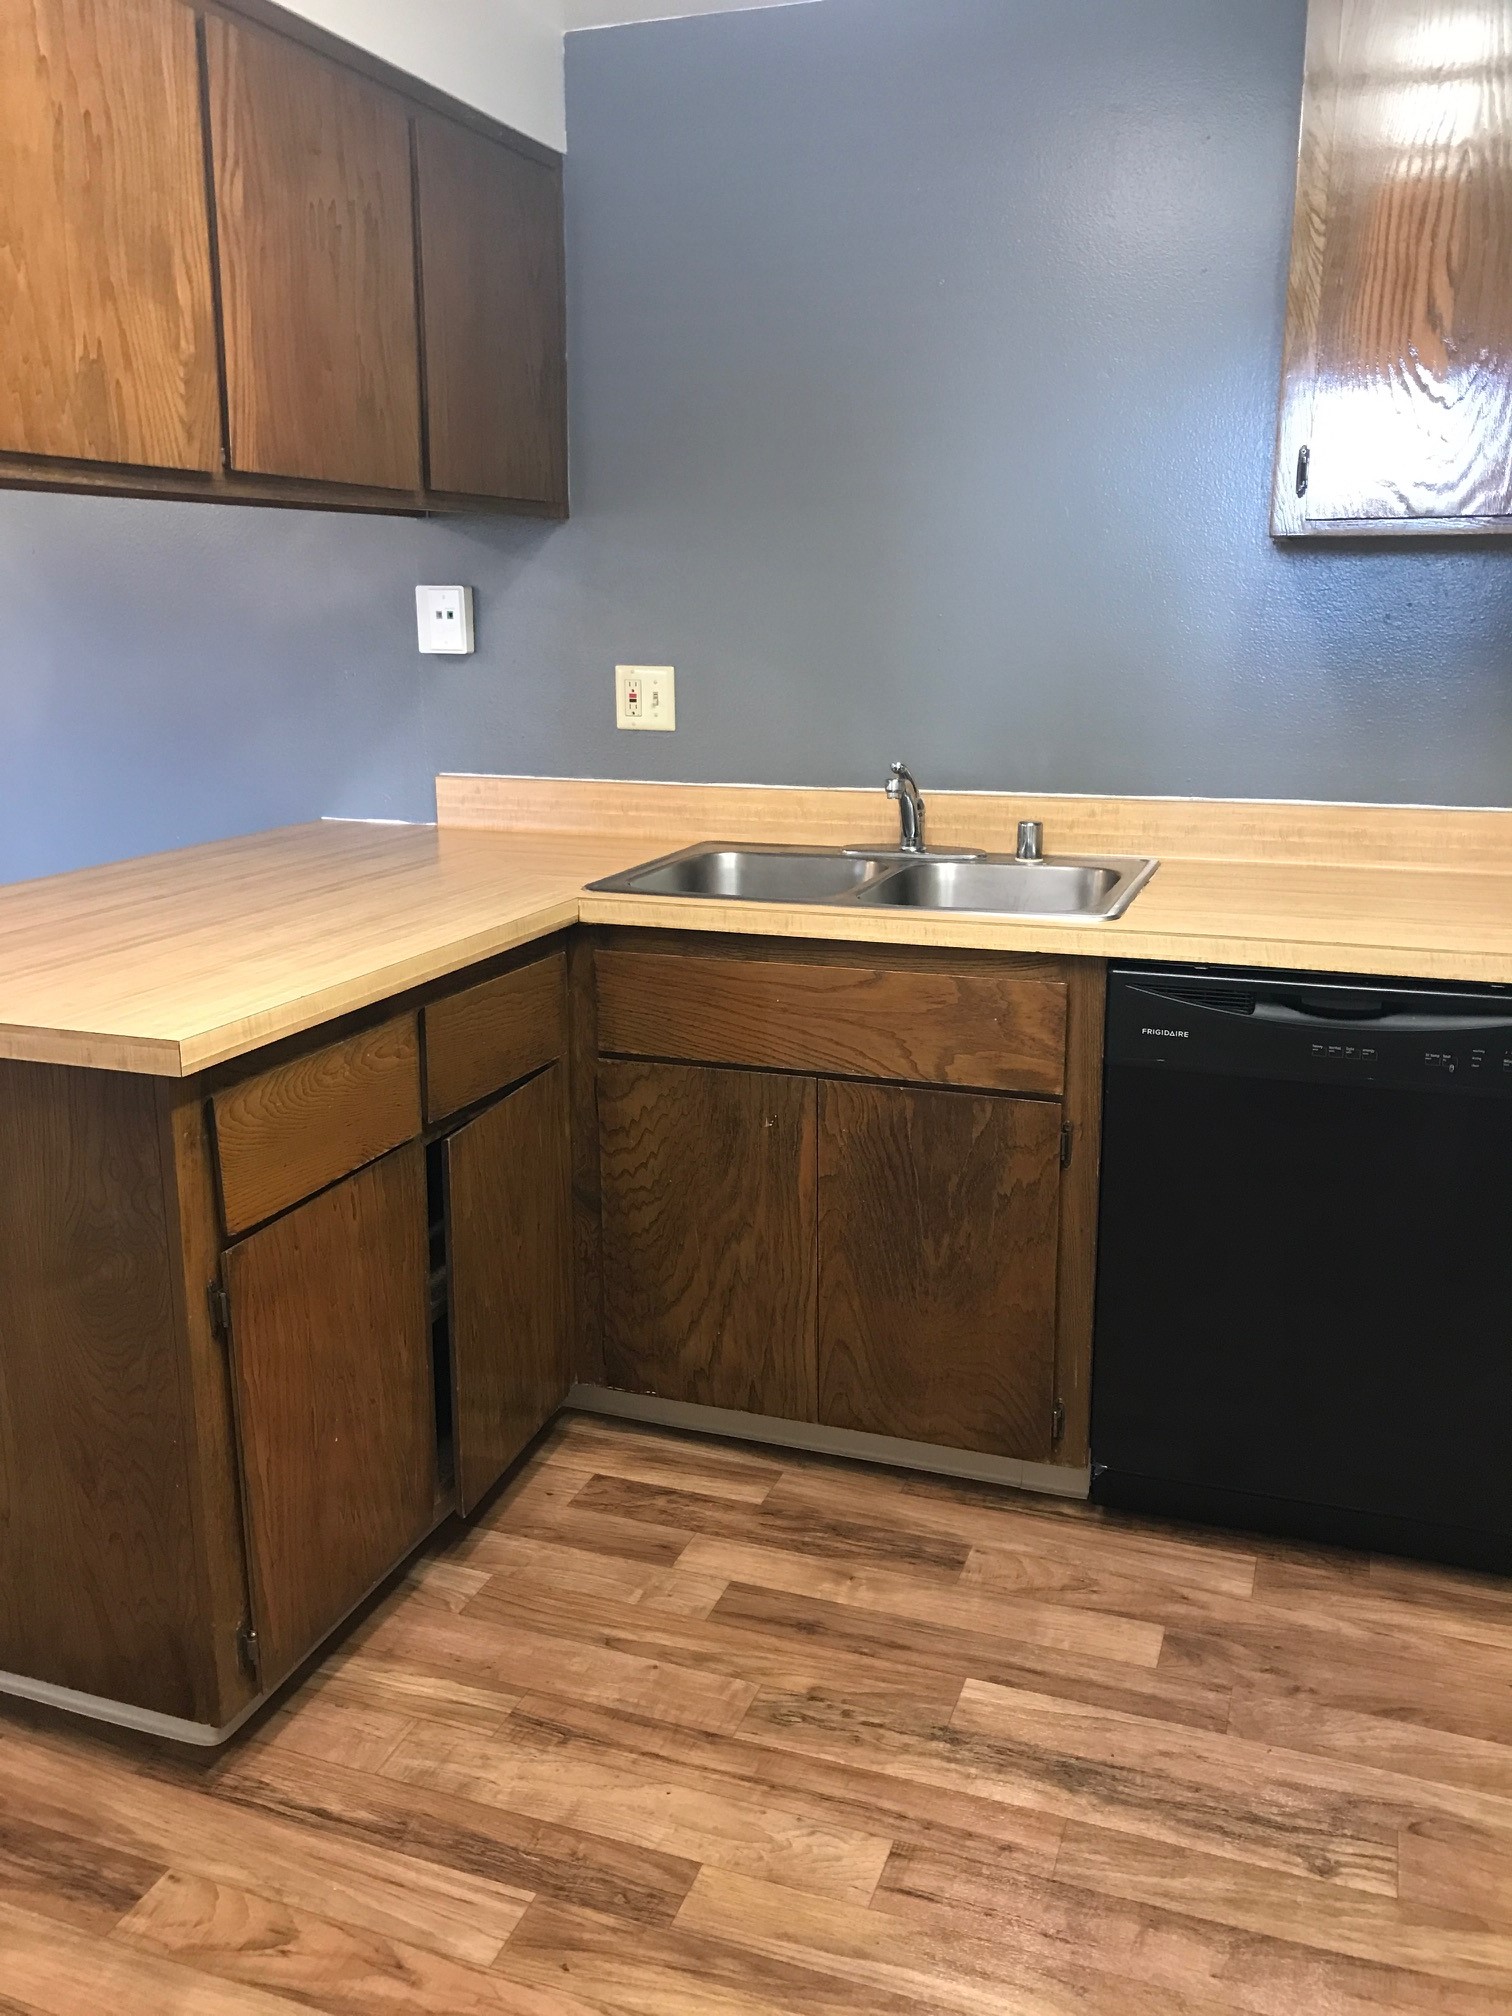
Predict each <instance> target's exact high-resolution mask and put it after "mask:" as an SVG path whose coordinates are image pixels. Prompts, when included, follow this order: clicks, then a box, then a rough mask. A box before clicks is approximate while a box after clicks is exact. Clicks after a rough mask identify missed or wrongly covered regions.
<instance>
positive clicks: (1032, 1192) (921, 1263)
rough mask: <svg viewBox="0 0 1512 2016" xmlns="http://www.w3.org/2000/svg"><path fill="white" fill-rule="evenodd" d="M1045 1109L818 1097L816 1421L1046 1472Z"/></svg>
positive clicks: (869, 1091) (928, 1096)
mask: <svg viewBox="0 0 1512 2016" xmlns="http://www.w3.org/2000/svg"><path fill="white" fill-rule="evenodd" d="M1060 1155H1061V1115H1060V1107H1059V1106H1058V1105H1052V1104H1050V1103H1048V1102H1047V1101H1043V1100H1031V1099H1006V1098H988V1097H983V1096H979V1095H975V1094H972V1093H968V1092H938V1091H918V1090H915V1089H913V1088H910V1087H907V1086H901V1085H853V1084H824V1085H821V1086H820V1088H819V1419H820V1420H821V1421H823V1422H825V1423H826V1424H827V1425H828V1426H830V1427H832V1428H854V1429H860V1430H862V1431H864V1432H867V1433H870V1434H873V1435H895V1436H899V1437H901V1438H902V1439H904V1440H906V1441H911V1442H930V1443H938V1444H941V1445H943V1446H945V1447H948V1448H952V1449H975V1450H979V1451H982V1452H983V1453H986V1454H990V1455H994V1456H1014V1457H1019V1458H1022V1459H1024V1460H1027V1461H1030V1462H1038V1463H1048V1462H1050V1461H1051V1459H1052V1457H1053V1454H1054V1447H1055V1425H1056V1424H1055V1400H1056V1394H1055V1302H1056V1263H1057V1258H1058V1245H1059V1238H1060V1224H1059V1203H1060V1176H1061V1168H1060Z"/></svg>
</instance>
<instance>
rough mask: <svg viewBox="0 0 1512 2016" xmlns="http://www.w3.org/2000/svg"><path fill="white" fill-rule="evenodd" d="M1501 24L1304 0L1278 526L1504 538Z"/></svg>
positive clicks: (1423, 1)
mask: <svg viewBox="0 0 1512 2016" xmlns="http://www.w3.org/2000/svg"><path fill="white" fill-rule="evenodd" d="M1509 82H1512V12H1509V10H1508V8H1507V7H1506V5H1505V4H1503V0H1368V4H1367V0H1311V6H1310V9H1309V15H1308V40H1307V63H1306V76H1305V82H1304V87H1303V111H1302V144H1301V151H1300V155H1299V168H1298V179H1297V207H1296V222H1295V227H1294V233H1293V240H1292V265H1291V283H1290V289H1289V294H1288V301H1287V333H1286V355H1285V362H1284V366H1283V376H1282V394H1281V415H1280V425H1279V434H1278V447H1277V457H1276V476H1275V492H1274V501H1273V506H1272V529H1273V531H1274V532H1275V533H1276V534H1277V535H1278V536H1296V535H1301V534H1319V533H1324V534H1329V533H1332V534H1352V535H1356V536H1358V535H1361V534H1376V535H1381V534H1402V533H1412V532H1419V533H1445V532H1461V533H1464V532H1478V531H1479V532H1485V531H1506V530H1508V529H1512V100H1509V93H1508V85H1509Z"/></svg>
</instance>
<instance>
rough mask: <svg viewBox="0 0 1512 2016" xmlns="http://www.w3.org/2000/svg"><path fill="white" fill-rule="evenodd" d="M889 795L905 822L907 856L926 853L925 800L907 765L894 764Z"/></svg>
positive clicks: (888, 782) (905, 850)
mask: <svg viewBox="0 0 1512 2016" xmlns="http://www.w3.org/2000/svg"><path fill="white" fill-rule="evenodd" d="M887 795H888V797H889V798H891V799H892V801H893V803H894V804H895V805H896V806H897V808H898V817H899V818H900V819H901V820H902V822H903V839H902V842H901V845H902V848H903V852H904V853H905V854H922V853H923V852H924V800H923V799H922V798H921V797H920V796H919V787H918V785H917V784H915V782H914V780H913V775H912V773H911V771H910V770H909V768H908V765H907V764H906V763H894V765H893V766H892V774H891V776H890V777H889V778H888V780H887Z"/></svg>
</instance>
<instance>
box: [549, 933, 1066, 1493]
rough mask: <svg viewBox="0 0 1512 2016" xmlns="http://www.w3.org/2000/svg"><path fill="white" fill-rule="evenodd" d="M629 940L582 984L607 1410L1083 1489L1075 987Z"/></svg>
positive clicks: (1020, 970) (603, 948)
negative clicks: (593, 1040)
mask: <svg viewBox="0 0 1512 2016" xmlns="http://www.w3.org/2000/svg"><path fill="white" fill-rule="evenodd" d="M650 935H651V934H634V933H611V934H606V935H605V937H604V939H603V940H602V941H601V942H600V944H599V947H598V949H597V951H596V954H595V960H594V967H595V982H596V999H595V1007H596V1028H597V1052H598V1055H597V1066H596V1069H597V1114H596V1124H597V1132H598V1166H597V1172H596V1175H597V1194H596V1195H593V1194H587V1195H580V1200H579V1220H580V1232H581V1231H582V1226H583V1220H584V1217H585V1216H587V1215H588V1214H592V1216H591V1218H590V1219H589V1223H588V1227H587V1231H588V1238H587V1240H586V1242H585V1243H586V1244H587V1245H588V1246H589V1248H590V1265H589V1267H588V1268H587V1269H586V1270H585V1277H586V1278H588V1279H596V1280H598V1281H600V1282H601V1284H602V1302H601V1314H602V1327H601V1333H600V1337H599V1339H598V1342H599V1343H600V1345H601V1351H602V1359H601V1362H602V1372H603V1378H604V1381H605V1383H606V1386H607V1387H608V1388H609V1389H612V1390H618V1391H621V1392H624V1393H626V1394H630V1395H638V1396H642V1397H644V1398H647V1399H655V1400H658V1401H660V1402H662V1403H664V1404H666V1405H668V1406H671V1407H680V1408H687V1407H696V1408H706V1409H707V1408H712V1409H718V1410H734V1411H736V1412H741V1413H746V1414H753V1415H760V1416H763V1417H766V1418H768V1419H773V1420H779V1421H788V1422H794V1423H810V1424H814V1425H815V1426H816V1427H818V1428H819V1429H822V1430H832V1431H835V1432H837V1433H841V1434H856V1435H864V1436H869V1437H881V1438H892V1439H894V1440H896V1441H898V1442H900V1443H905V1442H906V1443H909V1444H914V1445H919V1446H928V1447H934V1448H938V1449H942V1450H950V1451H957V1452H972V1453H974V1454H977V1455H980V1456H982V1457H986V1458H993V1459H1002V1460H1003V1461H1006V1462H1014V1463H1019V1464H1029V1465H1040V1466H1049V1465H1055V1466H1063V1467H1065V1468H1067V1469H1069V1470H1073V1471H1076V1472H1080V1471H1082V1470H1083V1469H1084V1467H1085V1464H1086V1461H1087V1443H1086V1415H1087V1394H1088V1388H1089V1354H1090V1349H1091V1321H1092V1274H1093V1264H1094V1253H1093V1247H1094V1240H1095V1226H1096V1196H1097V1158H1098V1142H1099V1131H1100V1130H1099V1125H1098V1103H1099V1100H1100V1096H1101V1056H1102V999H1103V986H1104V976H1103V969H1102V967H1101V965H1100V963H1098V962H1095V961H1090V960H1087V961H1072V960H1065V961H1058V960H1054V959H1042V958H1024V957H1011V956H1004V957H1002V958H997V959H988V958H982V957H979V956H973V955H965V954H963V955H953V954H931V953H914V954H909V953H891V952H890V953H888V954H886V955H885V956H882V955H872V956H869V955H868V952H867V951H866V950H865V949H863V948H859V947H857V948H844V949H842V948H838V947H837V948H822V949H821V948H805V949H804V950H803V951H802V952H801V953H800V952H799V951H796V950H795V948H794V947H793V946H792V945H791V944H789V943H779V944H777V945H775V946H772V947H767V946H764V945H762V944H760V943H758V944H755V945H750V944H742V943H739V942H736V943H734V944H732V943H730V942H729V941H721V940H719V939H717V938H710V939H707V940H704V941H702V942H700V941H697V940H693V939H688V938H682V939H677V938H674V937H673V936H672V934H666V933H658V934H655V937H654V941H653V942H652V943H650V944H648V943H646V939H647V938H648V937H649V936H650ZM753 1066H755V1067H759V1068H750V1067H753ZM732 1067H744V1068H732ZM595 1239H596V1246H595ZM592 1341H593V1340H590V1346H591V1343H592ZM584 1358H585V1362H587V1363H589V1364H595V1363H596V1359H595V1354H594V1353H593V1351H592V1350H591V1348H590V1349H589V1350H587V1351H585V1352H584Z"/></svg>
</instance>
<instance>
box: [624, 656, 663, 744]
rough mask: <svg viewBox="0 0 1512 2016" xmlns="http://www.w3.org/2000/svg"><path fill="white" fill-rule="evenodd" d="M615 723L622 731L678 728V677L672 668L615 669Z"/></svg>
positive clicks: (627, 666) (633, 667)
mask: <svg viewBox="0 0 1512 2016" xmlns="http://www.w3.org/2000/svg"><path fill="white" fill-rule="evenodd" d="M614 720H615V726H616V727H619V728H652V729H660V730H662V731H663V732H664V733H666V734H668V735H670V734H671V733H672V731H673V730H674V729H675V728H676V726H677V674H676V672H675V671H674V670H673V668H672V667H671V666H670V665H616V666H615V668H614Z"/></svg>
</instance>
